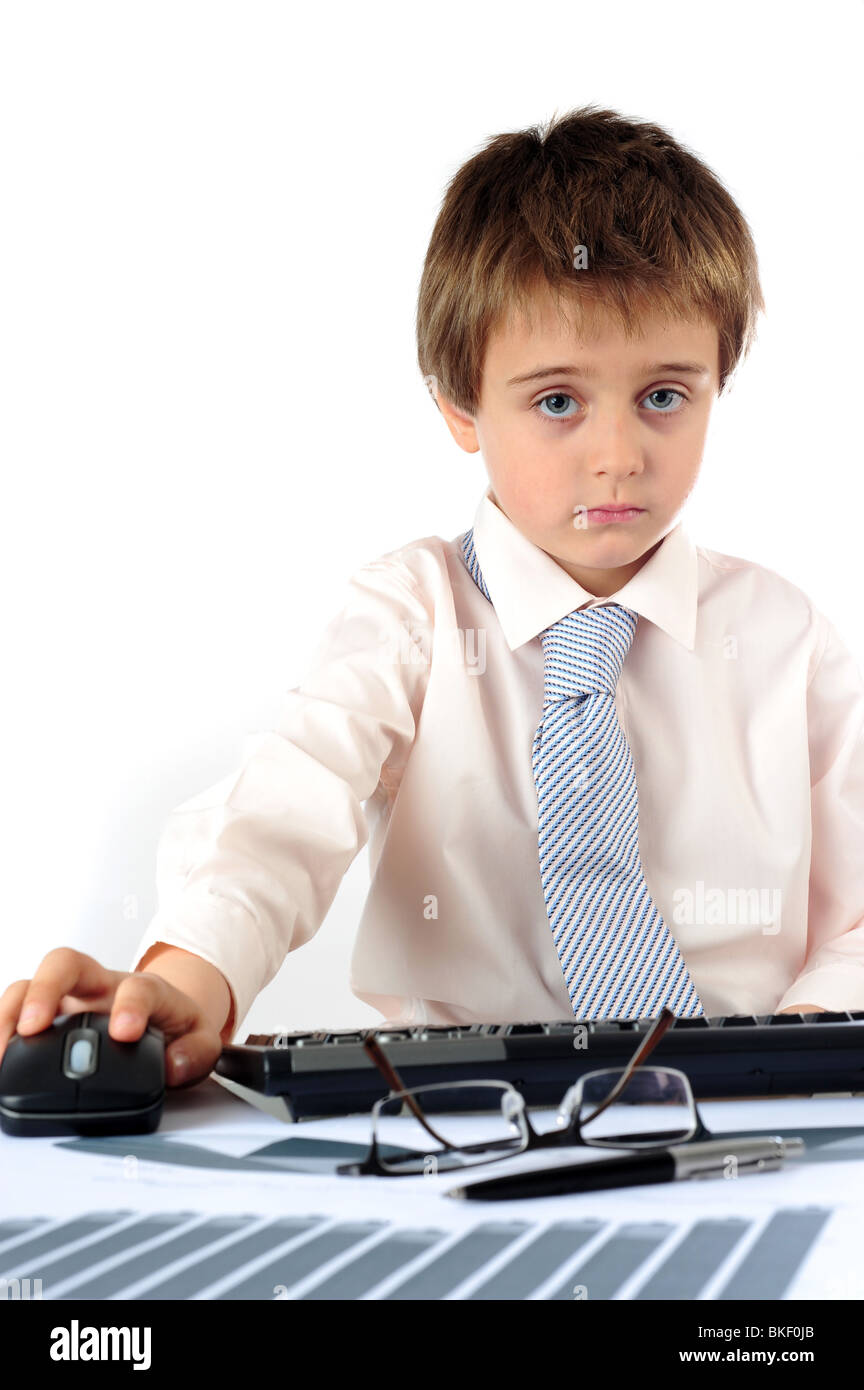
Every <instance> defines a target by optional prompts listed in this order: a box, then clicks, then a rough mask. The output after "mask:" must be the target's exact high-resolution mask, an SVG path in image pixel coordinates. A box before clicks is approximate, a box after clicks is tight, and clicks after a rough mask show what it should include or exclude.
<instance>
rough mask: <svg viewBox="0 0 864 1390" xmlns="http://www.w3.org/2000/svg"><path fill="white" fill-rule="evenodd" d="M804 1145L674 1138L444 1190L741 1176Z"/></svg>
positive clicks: (556, 1190) (776, 1139) (504, 1195)
mask: <svg viewBox="0 0 864 1390" xmlns="http://www.w3.org/2000/svg"><path fill="white" fill-rule="evenodd" d="M804 1148H805V1145H804V1140H803V1139H800V1138H794V1139H781V1138H780V1136H779V1135H777V1134H767V1135H765V1136H764V1137H762V1136H760V1137H759V1138H755V1139H733V1138H729V1139H707V1140H704V1141H701V1142H699V1143H696V1144H671V1145H670V1146H669V1147H668V1148H665V1149H653V1150H651V1151H646V1150H642V1151H640V1152H633V1153H627V1154H619V1155H617V1156H616V1157H615V1158H609V1159H598V1160H597V1161H596V1162H593V1163H568V1164H562V1165H560V1166H555V1167H551V1168H534V1169H532V1170H531V1171H530V1172H523V1173H508V1174H507V1175H506V1176H505V1177H498V1178H487V1179H485V1180H483V1181H482V1182H473V1183H470V1184H468V1185H467V1186H465V1187H456V1188H450V1189H449V1190H448V1191H447V1192H446V1193H445V1196H447V1197H462V1198H465V1199H467V1200H468V1201H484V1202H486V1201H500V1200H511V1201H519V1200H521V1199H522V1198H523V1197H557V1196H560V1195H561V1194H562V1193H567V1192H599V1191H602V1190H603V1189H604V1188H609V1187H636V1186H641V1185H643V1184H648V1183H659V1182H682V1181H684V1180H685V1179H692V1178H719V1177H739V1176H743V1175H744V1174H746V1173H768V1172H772V1171H774V1170H776V1169H777V1168H782V1166H783V1164H784V1162H785V1161H786V1159H787V1158H799V1157H800V1156H801V1154H802V1153H803V1152H804ZM730 1165H731V1166H730Z"/></svg>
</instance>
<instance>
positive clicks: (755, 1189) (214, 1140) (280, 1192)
mask: <svg viewBox="0 0 864 1390" xmlns="http://www.w3.org/2000/svg"><path fill="white" fill-rule="evenodd" d="M700 1109H701V1110H702V1112H703V1115H704V1118H705V1121H706V1123H707V1124H708V1125H709V1127H710V1128H711V1129H712V1130H714V1131H716V1132H718V1133H722V1132H723V1130H724V1129H725V1130H731V1129H745V1128H747V1129H750V1128H759V1129H762V1128H764V1131H765V1132H773V1131H774V1130H775V1129H782V1128H784V1127H787V1128H788V1127H790V1126H791V1127H792V1128H795V1127H796V1126H797V1127H801V1126H804V1125H807V1126H837V1127H838V1129H839V1130H840V1131H842V1130H844V1129H846V1128H849V1127H851V1129H850V1135H849V1137H847V1138H845V1139H844V1138H843V1137H842V1133H841V1134H840V1135H839V1136H838V1142H837V1143H834V1144H831V1145H828V1146H823V1147H821V1148H820V1149H813V1150H811V1151H809V1152H808V1155H807V1157H806V1159H802V1160H799V1161H797V1162H790V1163H789V1164H787V1166H786V1168H784V1169H783V1170H781V1171H779V1172H777V1173H766V1174H759V1175H757V1176H752V1175H751V1176H746V1177H742V1178H740V1179H737V1180H733V1181H724V1180H722V1179H713V1180H711V1181H699V1182H685V1183H675V1184H663V1185H656V1186H651V1187H644V1188H630V1189H627V1190H622V1191H611V1192H602V1193H593V1194H586V1195H581V1194H575V1195H572V1196H566V1197H553V1198H544V1199H541V1200H537V1199H534V1200H523V1201H520V1202H507V1203H495V1204H494V1206H492V1205H487V1204H482V1205H481V1204H480V1203H468V1202H457V1201H454V1200H452V1199H450V1198H447V1197H444V1196H443V1195H442V1193H443V1191H444V1190H446V1188H448V1187H453V1186H455V1185H456V1183H457V1179H455V1178H454V1175H453V1174H452V1173H451V1174H439V1175H437V1176H430V1177H428V1178H426V1177H418V1178H373V1177H362V1178H347V1177H339V1176H336V1175H335V1174H334V1173H333V1168H334V1166H335V1163H336V1162H344V1161H345V1160H346V1158H350V1157H352V1156H353V1153H354V1152H356V1151H357V1148H358V1146H359V1147H360V1148H363V1149H364V1151H365V1145H366V1142H367V1140H368V1117H367V1116H348V1117H340V1118H333V1119H328V1120H313V1121H304V1122H302V1123H300V1124H293V1125H288V1124H285V1123H282V1122H280V1121H279V1120H278V1119H276V1118H274V1117H273V1116H271V1115H268V1114H265V1113H262V1112H261V1111H258V1110H256V1109H253V1108H252V1107H251V1106H249V1105H247V1104H246V1103H245V1102H244V1101H242V1100H240V1099H238V1098H237V1097H236V1096H235V1095H233V1094H231V1093H230V1092H229V1091H227V1090H226V1089H225V1088H224V1087H223V1086H222V1085H220V1084H219V1083H218V1082H216V1081H215V1080H214V1079H213V1078H209V1079H208V1080H207V1081H205V1082H203V1083H202V1084H201V1085H199V1086H196V1087H194V1088H192V1089H190V1090H187V1091H170V1092H169V1093H168V1096H167V1099H166V1104H165V1111H164V1115H163V1119H162V1123H161V1126H160V1128H159V1130H158V1131H157V1132H156V1133H155V1134H153V1135H139V1136H132V1135H120V1136H115V1137H109V1138H102V1139H93V1140H83V1139H75V1138H51V1139H19V1138H12V1137H11V1136H8V1135H0V1168H2V1172H3V1176H4V1184H3V1188H4V1191H3V1197H2V1205H0V1278H5V1279H7V1280H12V1279H16V1278H17V1279H25V1278H29V1279H31V1280H36V1279H41V1280H42V1297H43V1299H56V1300H58V1301H63V1300H76V1301H77V1300H79V1299H108V1300H115V1299H119V1300H139V1299H140V1300H147V1299H163V1300H167V1299H171V1300H228V1301H231V1300H238V1299H256V1300H261V1299H287V1300H304V1299H373V1300H383V1299H390V1300H406V1299H419V1300H430V1299H432V1300H437V1299H442V1300H490V1299H494V1300H501V1299H520V1300H523V1299H528V1300H549V1299H552V1300H562V1299H567V1300H572V1299H573V1298H574V1297H587V1298H589V1299H595V1300H596V1299H612V1298H615V1299H634V1300H645V1299H678V1300H694V1299H705V1300H728V1299H770V1300H775V1299H811V1298H812V1299H831V1300H836V1299H850V1300H859V1299H861V1298H864V1271H862V1269H861V1267H860V1261H859V1259H858V1254H857V1252H858V1251H859V1250H860V1249H861V1243H862V1238H864V1098H862V1097H854V1098H845V1099H843V1098H837V1099H834V1098H826V1097H819V1098H811V1099H807V1100H801V1099H783V1098H774V1099H770V1100H764V1101H753V1100H750V1101H733V1100H730V1101H706V1102H701V1103H700ZM346 1145H348V1146H349V1147H348V1148H345V1147H344V1146H346ZM334 1146H335V1147H334ZM547 1152H548V1151H547ZM528 1158H529V1156H528V1155H523V1156H522V1160H521V1161H522V1162H523V1163H524V1161H525V1159H528ZM530 1158H531V1159H532V1160H536V1158H537V1156H536V1155H532V1156H530ZM519 1161H520V1160H507V1163H508V1164H511V1165H512V1164H515V1163H518V1162H519ZM495 1169H496V1170H497V1171H502V1172H503V1171H504V1165H503V1164H496V1165H495ZM486 1172H487V1175H491V1172H492V1168H491V1167H490V1168H488V1169H487V1170H486ZM580 1290H585V1291H586V1292H583V1293H580V1292H579V1291H580Z"/></svg>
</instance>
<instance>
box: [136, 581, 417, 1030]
mask: <svg viewBox="0 0 864 1390" xmlns="http://www.w3.org/2000/svg"><path fill="white" fill-rule="evenodd" d="M429 609H430V604H429V602H428V600H427V599H424V597H423V595H422V593H421V592H420V589H419V586H418V583H417V580H416V579H415V577H414V575H413V574H412V572H411V571H410V570H409V569H408V567H407V566H406V565H405V564H404V562H403V561H401V560H399V559H398V558H396V557H395V556H386V557H383V558H382V559H379V560H373V561H372V562H371V563H369V564H367V565H364V566H362V567H361V568H360V569H359V570H357V571H356V572H355V573H354V574H353V575H352V577H351V578H350V580H349V581H348V593H347V599H346V602H345V604H344V606H343V608H342V610H341V611H340V612H339V614H338V615H337V616H336V617H334V618H333V619H332V620H331V621H330V623H329V624H328V625H327V627H326V629H325V630H324V633H323V635H322V637H321V638H320V639H319V641H318V643H317V645H316V647H315V650H314V654H313V656H312V659H311V661H310V663H309V665H308V666H307V668H306V675H305V677H304V679H303V680H302V681H301V682H300V684H299V685H297V686H294V687H293V688H292V689H290V690H289V691H287V692H286V694H285V695H284V696H283V704H282V708H281V710H280V713H279V717H278V719H277V721H276V723H275V726H274V727H272V728H271V729H269V730H268V731H267V732H265V733H262V734H257V735H255V736H253V738H252V739H251V740H250V741H249V743H248V745H247V747H249V748H251V751H248V752H247V753H246V756H245V758H244V761H243V763H242V765H241V767H240V768H239V770H238V771H235V772H233V773H232V774H231V775H230V776H229V777H226V778H224V779H222V781H220V782H218V783H217V784H216V785H215V786H212V787H210V788H209V789H208V790H206V791H204V792H202V793H201V794H200V795H198V796H195V797H192V798H191V799H190V800H188V801H185V802H183V803H182V804H181V805H179V806H177V807H176V808H175V809H174V810H173V811H172V812H171V814H170V816H169V817H168V820H167V822H166V824H165V827H164V829H163V832H162V835H161V838H160V840H159V845H158V850H157V866H156V876H157V890H158V911H157V913H156V915H155V917H154V918H153V919H152V920H151V922H150V924H149V926H148V928H147V931H146V933H145V935H144V937H143V939H142V941H141V942H140V943H139V946H138V949H137V951H136V954H135V957H134V959H133V962H132V965H131V966H130V969H134V968H135V965H137V963H138V962H139V961H140V960H141V959H142V957H143V956H144V955H145V954H146V952H147V951H148V950H149V948H150V947H151V946H152V945H153V944H154V943H155V942H157V941H164V942H166V943H168V944H169V945H174V946H180V947H182V948H183V949H185V950H187V951H192V952H193V953H194V954H195V955H198V956H201V957H203V958H204V959H205V960H208V961H210V962H211V963H212V964H213V965H215V966H216V967H217V969H219V970H221V972H222V974H223V975H224V976H225V977H226V979H227V981H228V984H229V986H230V989H231V993H232V996H233V1003H234V1020H235V1023H234V1026H235V1030H236V1028H237V1027H239V1025H240V1023H241V1022H242V1020H243V1018H244V1017H245V1015H246V1014H247V1013H248V1011H249V1008H250V1006H251V1004H252V1002H253V1001H254V999H255V996H256V995H257V994H258V993H259V992H260V991H261V990H262V989H263V988H264V986H265V985H267V984H269V982H270V981H271V980H272V979H273V977H274V976H275V975H276V973H277V971H278V970H279V968H280V966H281V964H282V962H283V960H284V958H285V956H286V954H287V953H288V952H289V951H292V950H295V949H296V947H298V946H300V945H302V944H303V943H304V942H306V941H308V940H309V939H310V938H311V937H312V936H313V935H314V934H315V932H316V931H317V929H318V927H319V926H320V925H321V922H322V921H323V919H324V917H325V915H326V913H327V911H328V909H329V908H330V905H331V903H332V901H333V899H334V897H335V896H336V891H337V889H338V887H339V884H340V882H341V880H342V877H343V875H344V874H345V872H346V871H347V869H348V868H349V866H350V864H351V862H352V861H353V859H354V858H355V856H356V855H357V854H358V852H359V851H360V850H361V849H362V848H363V847H364V845H365V844H366V842H367V840H368V837H369V825H368V822H367V819H366V815H365V812H364V808H363V804H362V803H363V802H364V801H365V800H366V799H367V798H368V797H370V796H371V795H372V794H373V793H374V792H375V790H376V787H377V785H378V782H379V779H380V777H381V772H382V768H383V767H384V764H385V762H387V761H388V760H394V761H395V762H396V764H397V765H398V764H401V763H402V762H403V761H404V760H405V759H406V758H407V756H408V753H409V751H410V748H411V745H412V743H413V740H414V735H415V729H416V721H417V719H418V718H419V714H420V708H421V706H422V701H423V694H424V690H425V677H426V672H427V670H428V655H429V652H430V649H431V616H430V611H429Z"/></svg>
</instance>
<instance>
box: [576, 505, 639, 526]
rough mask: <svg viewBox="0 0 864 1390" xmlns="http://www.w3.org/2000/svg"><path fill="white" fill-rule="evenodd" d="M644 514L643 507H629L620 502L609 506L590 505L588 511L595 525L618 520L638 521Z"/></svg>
mask: <svg viewBox="0 0 864 1390" xmlns="http://www.w3.org/2000/svg"><path fill="white" fill-rule="evenodd" d="M643 514H644V508H643V507H628V506H624V505H621V504H619V503H613V504H612V505H611V506H608V507H589V508H588V511H587V512H586V516H587V517H588V520H589V521H590V522H593V523H594V524H595V525H603V524H605V523H608V522H617V521H636V519H637V518H638V517H640V516H642V515H643Z"/></svg>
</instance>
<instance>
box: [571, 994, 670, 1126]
mask: <svg viewBox="0 0 864 1390" xmlns="http://www.w3.org/2000/svg"><path fill="white" fill-rule="evenodd" d="M675 1018H676V1015H675V1014H674V1013H673V1012H672V1010H671V1009H670V1008H669V1007H668V1005H666V1004H664V1005H663V1008H662V1009H661V1011H660V1014H659V1016H658V1018H657V1022H656V1023H655V1024H654V1026H653V1028H649V1030H648V1032H647V1033H646V1034H645V1036H644V1038H643V1039H642V1041H641V1043H640V1044H639V1046H638V1047H637V1049H636V1051H635V1052H634V1053H633V1056H632V1057H631V1058H630V1061H629V1062H628V1063H627V1065H626V1067H625V1068H624V1070H623V1072H622V1073H621V1075H620V1077H619V1078H618V1080H617V1082H616V1083H615V1085H614V1086H613V1087H612V1090H611V1091H610V1092H609V1094H608V1096H607V1097H606V1099H605V1100H604V1101H602V1102H601V1103H600V1105H598V1106H597V1109H596V1110H592V1112H591V1114H590V1115H589V1116H587V1118H588V1119H590V1120H593V1119H596V1117H597V1116H598V1115H600V1114H602V1113H603V1111H604V1110H605V1109H606V1106H607V1105H611V1104H612V1102H613V1100H615V1099H616V1098H617V1097H618V1096H620V1094H621V1092H622V1091H623V1089H624V1087H625V1086H626V1085H627V1082H628V1081H629V1080H630V1077H631V1076H632V1075H633V1073H634V1071H635V1070H636V1068H637V1067H638V1066H639V1065H640V1063H642V1062H644V1060H645V1058H646V1057H648V1056H649V1055H650V1054H651V1053H652V1052H653V1051H654V1048H655V1047H656V1046H657V1044H658V1043H659V1041H660V1039H661V1038H662V1037H663V1034H664V1033H665V1032H666V1031H667V1029H668V1028H669V1027H670V1026H671V1025H672V1024H673V1023H674V1022H675Z"/></svg>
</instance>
